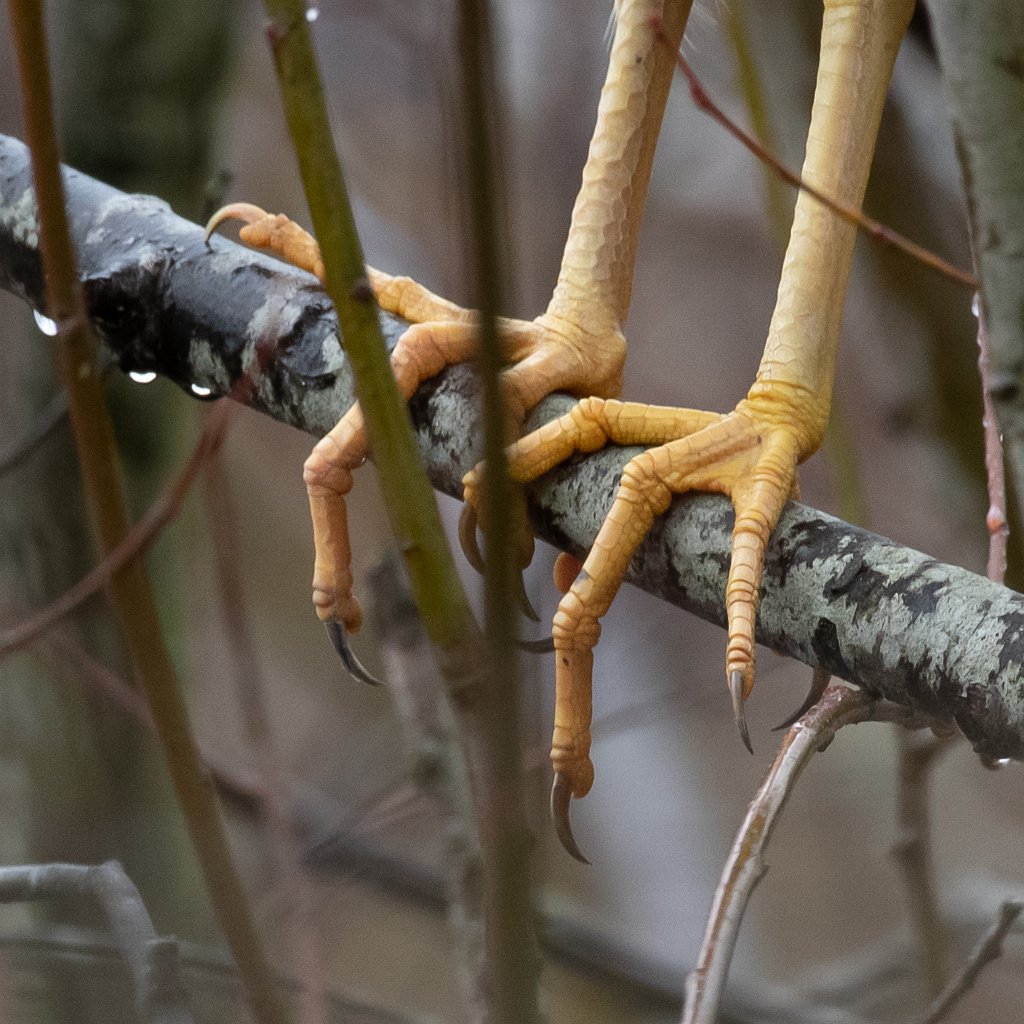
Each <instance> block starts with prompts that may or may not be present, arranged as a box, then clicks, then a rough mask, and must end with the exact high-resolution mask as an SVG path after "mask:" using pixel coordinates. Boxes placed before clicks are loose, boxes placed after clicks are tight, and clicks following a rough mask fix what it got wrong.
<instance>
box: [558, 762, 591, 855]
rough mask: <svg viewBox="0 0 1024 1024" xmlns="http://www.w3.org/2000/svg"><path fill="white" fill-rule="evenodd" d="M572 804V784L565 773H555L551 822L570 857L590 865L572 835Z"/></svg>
mask: <svg viewBox="0 0 1024 1024" xmlns="http://www.w3.org/2000/svg"><path fill="white" fill-rule="evenodd" d="M570 803H572V783H571V782H570V781H569V776H568V775H566V774H565V772H555V782H554V785H552V787H551V821H552V822H553V823H554V826H555V835H556V836H558V841H559V842H560V843H561V844H562V849H563V850H565V852H566V853H567V854H569V856H570V857H573V858H574V859H575V860H578V861H579V862H580V863H581V864H589V863H590V861H589V860H587V858H586V857H584V856H583V854H582V853H581V852H580V848H579V847H578V846H577V845H576V839H575V837H574V836H573V834H572V824H571V823H570V821H569V804H570Z"/></svg>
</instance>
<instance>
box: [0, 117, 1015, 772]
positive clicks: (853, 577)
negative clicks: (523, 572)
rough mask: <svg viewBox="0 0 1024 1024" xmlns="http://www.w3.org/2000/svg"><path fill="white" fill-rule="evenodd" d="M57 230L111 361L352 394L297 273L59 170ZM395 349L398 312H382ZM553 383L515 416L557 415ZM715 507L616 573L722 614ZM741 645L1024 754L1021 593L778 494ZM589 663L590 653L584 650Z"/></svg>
mask: <svg viewBox="0 0 1024 1024" xmlns="http://www.w3.org/2000/svg"><path fill="white" fill-rule="evenodd" d="M66 187H67V191H68V197H69V204H70V207H71V211H70V212H71V221H72V230H73V232H74V235H75V240H76V244H77V246H78V255H79V263H80V268H81V274H82V278H83V281H84V284H85V288H86V294H87V298H88V302H89V308H90V313H91V316H92V317H93V319H94V321H95V323H96V326H97V328H98V329H99V330H100V332H101V334H102V336H103V337H104V339H105V341H106V344H107V345H108V346H109V347H110V349H111V351H112V352H113V353H114V354H115V356H116V358H117V359H118V360H119V362H120V364H121V366H122V368H124V369H125V370H149V369H152V370H156V371H157V372H159V373H161V374H163V375H165V376H167V377H170V378H171V379H173V380H175V381H176V382H177V383H178V384H180V385H181V386H182V387H183V388H185V389H186V390H189V389H190V388H191V386H192V385H193V384H198V385H200V386H201V387H205V388H211V389H212V390H213V391H214V393H218V394H222V393H225V392H227V391H228V390H229V389H235V392H236V393H237V392H238V391H239V388H238V385H239V383H240V381H242V379H243V378H247V381H248V384H247V386H245V387H243V388H242V389H240V390H241V391H244V392H246V393H247V395H248V398H247V401H248V402H249V404H251V405H253V406H255V407H256V408H259V409H261V410H262V411H264V412H266V413H267V414H269V415H271V416H273V417H274V418H275V419H278V420H280V421H281V422H284V423H289V424H292V425H293V426H297V427H299V428H301V429H303V430H306V431H308V432H309V433H311V434H322V433H324V432H326V431H327V430H328V429H330V427H331V426H332V425H333V424H334V422H335V421H336V419H337V418H338V417H339V416H340V414H341V413H342V412H343V411H344V410H345V409H346V408H347V407H348V405H349V404H350V402H351V401H352V396H353V389H352V379H351V375H350V373H349V370H348V368H347V366H346V364H345V362H344V358H343V354H342V351H341V348H340V346H339V345H338V341H337V322H336V319H335V317H334V315H333V312H332V311H331V309H330V307H329V305H328V303H327V300H326V299H325V297H324V295H323V293H322V292H321V291H320V289H319V288H318V286H317V283H316V281H315V280H313V279H312V278H310V277H308V276H307V275H304V274H302V273H300V272H298V271H295V270H293V269H290V268H286V267H282V265H281V264H280V263H277V262H276V261H274V260H271V259H269V258H267V257H265V256H261V255H258V254H254V253H251V252H248V251H247V250H245V249H242V248H240V247H239V246H237V245H234V244H233V243H231V242H228V241H226V240H224V239H214V240H213V242H212V245H211V246H210V247H207V246H206V245H205V244H204V242H203V236H202V231H201V229H200V228H198V227H196V226H195V225H193V224H190V223H188V222H187V221H184V220H181V219H180V218H177V217H175V216H174V215H173V214H172V213H171V212H170V211H169V210H168V208H167V207H166V205H165V204H163V203H161V202H160V201H159V200H155V199H152V198H148V197H142V196H127V195H125V194H123V193H120V192H117V191H116V190H114V189H111V188H109V187H107V186H105V185H102V184H99V183H98V182H95V181H93V180H91V179H89V178H86V177H85V176H83V175H80V174H77V173H75V172H73V171H69V172H68V175H67V181H66ZM37 250H38V243H37V232H36V227H35V220H34V213H33V206H32V202H31V194H30V192H29V172H28V168H27V156H26V153H25V150H24V147H22V146H21V144H20V143H18V142H17V141H15V140H12V139H5V138H2V137H0V286H2V287H5V288H7V289H9V290H12V291H14V292H16V293H18V294H20V295H22V296H23V297H25V298H26V299H27V300H28V301H29V302H32V303H33V304H34V305H36V306H37V307H38V306H39V304H40V303H41V301H42V300H41V282H40V280H39V262H38V251H37ZM383 322H384V330H385V335H386V337H387V338H388V339H389V340H390V341H391V342H393V341H394V339H395V338H397V336H398V335H399V334H400V333H401V331H402V328H403V324H402V322H401V321H399V320H397V319H395V318H393V317H389V316H384V317H383ZM569 404H570V399H568V398H565V397H563V396H555V397H552V398H550V399H548V400H547V401H545V402H544V403H543V404H542V405H541V407H540V408H539V409H538V410H537V411H536V412H535V413H534V416H533V417H532V420H531V424H532V425H536V424H537V423H539V422H541V421H543V420H545V419H550V418H551V417H552V416H554V415H557V414H559V413H561V412H564V411H565V410H566V409H567V408H568V406H569ZM412 413H413V419H414V422H415V424H416V429H417V431H418V436H419V443H420V450H421V453H422V456H423V459H424V461H425V463H426V465H427V469H428V472H429V474H430V476H431V479H432V480H433V482H434V485H435V486H436V487H438V488H439V489H441V490H443V491H445V492H447V493H449V494H453V495H458V494H459V493H460V486H461V485H460V481H461V478H462V475H463V473H465V471H466V470H467V469H469V468H470V466H472V464H473V463H474V461H475V459H476V458H477V450H476V444H477V439H478V438H479V436H480V431H479V430H478V423H477V420H478V402H477V387H476V382H475V380H474V377H473V374H472V372H471V371H470V370H469V369H468V368H466V367H455V368H452V369H449V370H447V371H445V372H444V373H442V374H440V375H439V376H438V377H437V378H435V379H434V380H431V381H429V382H427V384H425V385H424V386H423V387H422V388H421V389H420V391H419V393H418V394H417V395H416V396H415V398H414V399H413V402H412ZM636 451H637V450H636V449H618V448H612V449H609V450H606V451H603V452H600V453H598V454H596V455H592V456H589V457H587V458H586V459H574V460H572V461H571V462H570V463H568V464H566V465H565V466H563V467H560V468H559V469H557V470H555V471H553V472H552V473H550V474H548V476H547V477H545V478H544V479H543V480H541V481H539V482H538V483H537V484H536V485H535V486H533V487H532V488H531V489H530V496H531V511H532V515H533V517H534V523H535V526H536V529H537V533H538V535H539V536H541V537H543V538H544V539H546V540H549V541H551V542H552V543H554V544H556V545H558V546H559V547H562V548H566V549H568V550H572V551H575V552H577V553H581V552H582V551H583V550H584V549H585V548H586V546H587V545H589V544H590V543H591V542H592V541H593V538H594V536H595V535H596V532H597V529H598V526H599V524H600V522H601V519H602V517H603V516H604V514H605V512H606V510H607V508H608V505H609V504H610V502H611V499H612V496H613V493H614V490H615V487H616V484H617V481H618V478H619V475H620V474H621V471H622V467H623V465H624V463H625V462H626V460H627V459H628V458H629V457H630V456H631V455H633V454H635V453H636ZM731 527H732V511H731V508H730V506H729V504H728V502H726V501H725V500H724V499H722V498H719V497H714V496H708V495H694V496H686V497H683V498H679V499H677V500H676V501H675V502H674V504H673V506H672V508H671V510H670V511H669V513H668V514H667V515H666V516H665V517H664V518H663V519H662V520H661V521H659V523H658V524H657V526H656V527H655V529H654V530H653V531H652V532H651V534H650V536H649V537H648V538H647V539H646V541H645V542H644V544H643V545H642V546H641V548H640V550H639V551H638V553H637V555H636V557H635V558H634V560H633V565H632V567H631V570H630V574H629V577H628V578H629V580H630V581H631V582H633V583H635V584H636V585H638V586H641V587H643V589H645V590H647V591H649V592H651V593H654V594H657V595H658V596H660V597H663V598H665V599H666V600H668V601H671V602H672V603H674V604H677V605H678V606H680V607H681V608H685V609H686V610H688V611H692V612H694V613H695V614H697V615H700V616H701V617H702V618H705V619H708V620H710V621H712V622H717V623H719V624H723V623H724V608H723V594H724V592H725V576H726V571H727V567H728V561H729V541H730V532H731ZM758 638H759V640H760V641H761V642H762V643H764V644H766V645H767V646H769V647H772V648H775V649H776V650H778V651H780V652H782V653H784V654H787V655H790V656H792V657H794V658H797V659H798V660H800V661H804V662H806V663H807V664H809V665H822V666H824V667H825V668H827V669H828V670H830V671H831V672H833V673H834V674H836V675H838V676H840V677H842V678H843V679H847V680H849V681H850V682H852V683H855V684H857V685H859V686H862V687H864V688H866V689H868V690H870V691H872V692H874V693H878V694H880V695H882V696H885V697H887V698H889V699H890V700H894V701H897V702H898V703H902V704H907V705H911V706H914V707H916V708H918V709H920V710H922V711H924V712H926V713H928V714H934V715H938V716H942V717H948V718H953V719H955V720H956V722H957V724H958V725H959V726H960V728H961V729H962V730H963V732H964V733H965V734H966V736H967V737H968V739H970V740H971V742H972V743H973V744H974V746H975V748H976V749H977V750H978V751H979V752H980V753H982V754H984V755H985V756H986V757H991V758H999V757H1014V758H1022V757H1024V665H1022V661H1024V597H1021V596H1020V595H1018V594H1016V593H1014V592H1012V591H1010V590H1007V589H1006V588H1004V587H1001V586H998V585H996V584H993V583H990V582H989V581H987V580H986V579H984V578H983V577H981V576H978V575H976V574H974V573H971V572H968V571H966V570H964V569H960V568H957V567H955V566H950V565H943V564H941V563H939V562H937V561H935V560H934V559H931V558H928V557H927V556H926V555H923V554H921V553H919V552H916V551H912V550H910V549H908V548H904V547H901V546H900V545H898V544H895V543H893V542H892V541H889V540H886V539H885V538H883V537H879V536H877V535H875V534H872V533H868V532H867V531H865V530H860V529H857V528H855V527H852V526H850V525H848V524H846V523H843V522H841V521H840V520H837V519H834V518H833V517H831V516H828V515H825V514H824V513H821V512H818V511H816V510H814V509H810V508H807V507H805V506H803V505H799V504H797V503H795V502H791V503H790V504H789V505H788V506H787V508H786V510H785V512H784V513H783V516H782V520H781V522H780V524H779V527H778V529H777V530H776V533H775V535H774V538H773V541H772V544H771V547H770V550H769V553H768V558H767V560H766V565H765V578H764V585H763V588H762V601H761V609H760V613H759V617H758ZM598 656H600V653H598Z"/></svg>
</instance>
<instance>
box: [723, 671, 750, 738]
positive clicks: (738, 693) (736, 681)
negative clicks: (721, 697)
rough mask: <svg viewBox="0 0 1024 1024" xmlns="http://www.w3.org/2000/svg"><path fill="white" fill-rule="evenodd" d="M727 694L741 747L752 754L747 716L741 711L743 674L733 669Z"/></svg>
mask: <svg viewBox="0 0 1024 1024" xmlns="http://www.w3.org/2000/svg"><path fill="white" fill-rule="evenodd" d="M729 693H730V695H731V696H732V713H733V717H734V718H735V719H736V728H737V729H739V731H740V739H741V740H743V746H745V747H746V748H747V750H749V751H750V753H751V754H752V753H753V752H754V748H753V746H752V745H751V743H750V732H749V731H748V729H747V716H746V713H745V712H744V710H743V673H742V672H741V671H740V670H739V669H734V670H733V671H732V673H731V674H730V675H729Z"/></svg>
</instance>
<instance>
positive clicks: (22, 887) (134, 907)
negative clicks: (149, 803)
mask: <svg viewBox="0 0 1024 1024" xmlns="http://www.w3.org/2000/svg"><path fill="white" fill-rule="evenodd" d="M76 897H77V898H81V897H89V898H92V899H95V900H96V901H97V902H98V903H99V904H100V906H101V907H102V909H103V912H104V914H105V915H106V918H107V922H108V924H109V925H110V931H111V934H112V935H113V937H114V941H115V943H116V945H117V948H118V950H119V952H120V954H121V956H122V958H123V959H124V961H125V963H127V965H128V967H129V969H130V971H131V975H132V982H133V986H134V992H135V1009H136V1011H137V1012H138V1014H139V1016H140V1017H141V1018H142V1019H143V1020H144V1021H146V1022H148V1024H186V1022H189V1021H191V1020H192V1014H191V1013H190V1012H189V1009H188V1005H187V1001H186V994H185V984H184V982H183V980H182V977H181V970H180V966H179V962H178V950H177V943H176V942H175V940H174V939H169V938H165V939H161V938H160V937H159V936H158V935H157V933H156V929H155V928H154V927H153V922H152V921H151V920H150V917H149V913H148V912H147V911H146V906H145V904H144V903H143V902H142V897H141V896H140V895H139V891H138V889H136V888H135V886H134V885H133V884H132V882H131V879H129V877H128V876H127V875H126V874H125V873H124V869H123V868H122V867H121V865H120V864H118V863H117V862H116V861H108V862H107V863H105V864H97V865H84V864H32V865H21V866H16V867H0V903H15V902H22V901H26V900H41V899H59V900H65V901H66V900H68V899H74V898H76Z"/></svg>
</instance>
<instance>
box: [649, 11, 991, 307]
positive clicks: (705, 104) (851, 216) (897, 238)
mask: <svg viewBox="0 0 1024 1024" xmlns="http://www.w3.org/2000/svg"><path fill="white" fill-rule="evenodd" d="M652 22H653V25H654V30H655V31H656V32H657V34H658V37H659V38H660V39H661V40H662V41H663V42H665V44H666V45H668V41H667V39H665V36H664V34H663V32H662V29H661V21H660V18H657V17H654V18H652ZM675 59H676V65H677V66H678V68H679V70H680V71H681V72H682V73H683V76H684V77H685V78H686V81H687V83H688V84H689V86H690V95H691V96H692V97H693V102H694V103H695V104H696V105H697V107H698V109H700V110H702V111H704V113H705V114H708V115H709V116H710V117H712V118H713V119H714V120H715V121H717V122H718V123H719V124H720V125H721V126H722V127H723V128H724V129H725V130H726V131H727V132H728V133H729V134H730V135H731V136H732V137H733V138H734V139H736V140H738V141H739V142H740V143H742V144H743V145H744V146H745V147H746V148H747V149H748V150H749V151H750V152H751V153H752V154H753V155H754V156H755V157H756V158H757V159H758V160H760V161H761V162H762V163H764V164H765V165H767V166H768V167H770V168H771V169H772V170H773V171H774V172H775V173H776V174H777V175H778V176H779V177H780V178H782V179H783V180H784V181H786V182H788V183H789V184H790V185H792V186H793V187H794V188H798V189H800V190H801V191H803V192H806V193H807V194H808V195H810V196H813V197H814V198H815V199H817V200H818V202H819V203H821V204H822V205H823V206H825V207H827V208H828V209H829V210H831V211H832V212H833V213H834V214H836V216H838V217H842V219H843V220H845V221H847V222H849V223H850V224H855V225H856V226H857V227H858V228H859V229H860V230H861V231H863V232H864V233H865V234H866V235H868V236H870V237H871V238H874V239H875V240H876V241H878V242H882V243H883V244H885V245H890V246H892V247H893V248H896V249H899V250H900V251H901V252H904V253H906V254H907V255H908V256H909V257H911V259H915V260H917V261H918V262H920V263H923V264H924V265H925V266H926V267H931V269H932V270H935V271H937V272H938V273H940V274H942V275H943V276H945V277H948V278H949V279H950V280H952V281H955V282H956V283H957V284H960V285H963V286H964V287H965V288H970V289H972V290H973V291H977V290H978V287H979V282H978V279H977V278H976V277H975V276H974V275H973V274H969V273H968V272H967V271H966V270H961V269H960V268H959V267H955V266H953V264H952V263H949V262H947V261H946V260H944V259H943V258H942V257H941V256H938V255H936V254H935V253H933V252H931V250H929V249H926V248H925V247H924V246H923V245H918V244H917V242H913V241H911V240H910V239H909V238H907V237H906V236H905V235H901V234H900V233H899V232H898V231H895V230H893V229H892V228H891V227H889V226H888V225H887V224H883V223H881V221H877V220H875V219H874V218H873V217H869V216H868V215H867V214H866V213H864V211H863V210H860V209H858V208H857V207H856V206H851V205H849V204H848V203H844V202H840V201H839V200H838V199H834V198H833V197H832V196H829V195H827V194H826V193H824V192H822V191H821V190H820V189H818V188H815V187H814V186H813V185H811V184H810V183H809V182H807V181H806V180H804V179H803V178H802V177H801V176H800V175H799V174H798V173H797V172H796V171H794V170H793V169H792V168H791V167H790V166H789V165H788V164H786V163H784V162H783V161H782V160H780V159H779V158H778V157H777V156H776V155H775V154H774V153H772V152H771V151H770V150H768V149H767V148H766V147H764V146H762V145H761V143H760V142H758V140H757V139H755V138H754V137H753V136H752V135H751V134H750V133H749V132H747V131H744V130H743V129H742V128H741V127H740V126H739V125H738V124H736V122H735V121H733V120H732V119H731V118H730V117H729V116H728V114H726V113H725V111H723V110H722V108H721V107H719V106H718V105H717V104H716V103H715V102H714V100H712V99H711V97H710V96H709V95H708V92H707V90H706V89H705V88H704V86H703V85H702V84H701V81H700V79H699V78H698V77H697V74H696V72H695V71H694V70H693V68H692V67H690V64H689V62H688V61H687V60H686V58H685V57H684V56H683V55H682V53H676V55H675Z"/></svg>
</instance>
